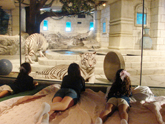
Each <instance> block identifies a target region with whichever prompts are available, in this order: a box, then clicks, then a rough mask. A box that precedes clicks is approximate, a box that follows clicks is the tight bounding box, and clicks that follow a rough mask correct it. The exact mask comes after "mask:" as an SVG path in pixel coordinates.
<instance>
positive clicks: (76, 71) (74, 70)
mask: <svg viewBox="0 0 165 124" xmlns="http://www.w3.org/2000/svg"><path fill="white" fill-rule="evenodd" d="M68 75H70V76H80V75H81V73H80V67H79V65H78V64H76V63H71V64H70V65H69V67H68Z"/></svg>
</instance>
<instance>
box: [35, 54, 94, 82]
mask: <svg viewBox="0 0 165 124" xmlns="http://www.w3.org/2000/svg"><path fill="white" fill-rule="evenodd" d="M80 57H81V59H80V62H79V66H80V71H81V75H82V77H83V78H84V79H85V81H86V82H89V83H94V82H95V74H94V72H95V66H96V52H94V53H83V54H80ZM68 67H69V65H67V64H61V65H56V66H54V67H52V68H49V69H46V70H44V71H42V72H36V73H38V74H39V75H42V76H44V78H47V79H59V80H62V79H63V77H64V76H65V75H67V71H68Z"/></svg>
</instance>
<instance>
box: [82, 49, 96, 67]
mask: <svg viewBox="0 0 165 124" xmlns="http://www.w3.org/2000/svg"><path fill="white" fill-rule="evenodd" d="M80 57H81V62H80V65H81V67H83V68H94V67H95V65H96V52H93V53H91V52H87V53H83V54H80Z"/></svg>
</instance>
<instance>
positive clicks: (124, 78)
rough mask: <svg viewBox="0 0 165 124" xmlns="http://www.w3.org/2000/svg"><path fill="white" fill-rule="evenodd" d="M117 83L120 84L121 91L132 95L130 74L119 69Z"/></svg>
mask: <svg viewBox="0 0 165 124" xmlns="http://www.w3.org/2000/svg"><path fill="white" fill-rule="evenodd" d="M115 83H119V86H120V89H122V91H123V92H125V93H126V94H129V95H130V92H129V91H130V90H131V80H130V74H129V73H128V72H127V71H126V70H124V69H119V70H118V71H117V72H116V80H115Z"/></svg>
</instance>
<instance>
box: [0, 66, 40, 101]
mask: <svg viewBox="0 0 165 124" xmlns="http://www.w3.org/2000/svg"><path fill="white" fill-rule="evenodd" d="M30 72H31V66H30V64H29V63H23V64H21V67H20V73H19V74H18V76H17V78H16V80H15V81H14V83H12V84H9V85H3V86H1V87H0V98H2V97H4V96H7V95H9V94H15V93H19V92H24V91H28V90H33V89H34V88H35V85H37V83H33V78H32V77H31V76H29V73H30Z"/></svg>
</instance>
